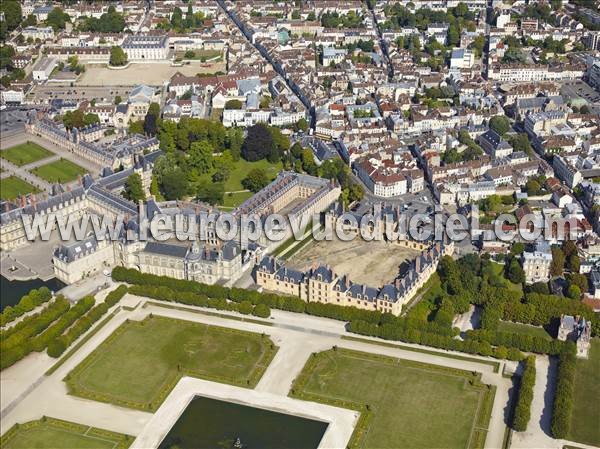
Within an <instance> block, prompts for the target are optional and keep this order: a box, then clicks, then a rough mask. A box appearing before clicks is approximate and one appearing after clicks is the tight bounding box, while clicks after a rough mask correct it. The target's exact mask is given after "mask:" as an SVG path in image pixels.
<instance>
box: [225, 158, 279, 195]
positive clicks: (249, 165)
mask: <svg viewBox="0 0 600 449" xmlns="http://www.w3.org/2000/svg"><path fill="white" fill-rule="evenodd" d="M253 168H262V169H263V170H264V171H265V172H266V173H267V176H268V177H269V179H275V177H276V176H277V174H278V173H279V172H280V170H281V169H282V168H283V165H282V164H281V162H277V163H276V164H273V163H272V162H269V161H267V160H266V159H261V160H260V161H256V162H248V161H246V160H244V159H240V160H239V161H237V162H236V163H235V165H234V167H233V170H231V175H230V176H229V179H228V180H227V182H225V191H226V192H235V191H237V190H244V186H242V179H244V178H245V177H246V176H247V175H248V172H249V171H250V170H252V169H253ZM225 196H227V194H225Z"/></svg>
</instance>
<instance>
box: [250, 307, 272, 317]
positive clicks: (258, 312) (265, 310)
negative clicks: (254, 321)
mask: <svg viewBox="0 0 600 449" xmlns="http://www.w3.org/2000/svg"><path fill="white" fill-rule="evenodd" d="M252 315H254V316H257V317H260V318H269V317H270V316H271V309H270V308H269V306H268V305H266V304H257V305H256V306H255V307H254V310H253V311H252Z"/></svg>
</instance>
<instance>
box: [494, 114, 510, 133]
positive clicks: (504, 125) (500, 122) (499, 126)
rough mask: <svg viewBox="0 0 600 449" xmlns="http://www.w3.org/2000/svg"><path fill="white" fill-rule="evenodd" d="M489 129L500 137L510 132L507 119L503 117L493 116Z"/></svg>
mask: <svg viewBox="0 0 600 449" xmlns="http://www.w3.org/2000/svg"><path fill="white" fill-rule="evenodd" d="M490 128H492V129H493V130H494V131H496V132H497V133H498V134H500V135H501V136H504V135H505V134H506V133H507V132H508V131H510V122H509V121H508V118H507V117H505V116H503V115H495V116H494V117H492V118H491V119H490Z"/></svg>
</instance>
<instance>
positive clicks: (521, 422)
mask: <svg viewBox="0 0 600 449" xmlns="http://www.w3.org/2000/svg"><path fill="white" fill-rule="evenodd" d="M523 364H524V367H523V374H522V375H521V380H520V382H519V390H518V392H517V403H516V406H515V412H514V415H513V420H512V428H513V429H514V430H516V431H518V432H524V431H525V430H527V424H529V419H530V418H531V402H532V401H533V387H534V385H535V356H529V357H527V358H526V359H525V361H524V362H523Z"/></svg>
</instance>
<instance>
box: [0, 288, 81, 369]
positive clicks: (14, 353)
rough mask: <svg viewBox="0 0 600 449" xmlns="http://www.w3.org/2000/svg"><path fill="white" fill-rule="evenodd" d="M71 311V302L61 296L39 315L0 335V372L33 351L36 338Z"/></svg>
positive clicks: (32, 316)
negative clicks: (0, 355)
mask: <svg viewBox="0 0 600 449" xmlns="http://www.w3.org/2000/svg"><path fill="white" fill-rule="evenodd" d="M68 310H69V301H68V300H67V299H66V298H64V297H62V296H59V297H58V298H56V300H55V301H53V302H52V303H50V304H49V305H48V306H46V307H45V308H44V310H42V311H41V312H39V313H36V314H34V315H31V316H28V317H27V318H25V319H24V320H23V321H21V322H20V323H17V324H16V325H15V326H13V327H11V328H10V329H8V330H6V331H5V332H2V333H0V353H1V354H2V357H0V370H2V369H4V368H8V367H9V366H11V365H13V364H15V363H16V362H18V361H19V360H21V359H22V358H23V357H25V356H26V355H27V354H29V353H30V352H31V351H32V350H33V347H32V342H33V339H34V337H35V336H37V335H38V334H39V333H40V332H43V331H44V329H46V328H47V327H48V326H50V324H51V323H52V322H54V321H55V320H57V319H58V318H59V317H60V316H62V315H63V314H64V313H66V312H67V311H68Z"/></svg>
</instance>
